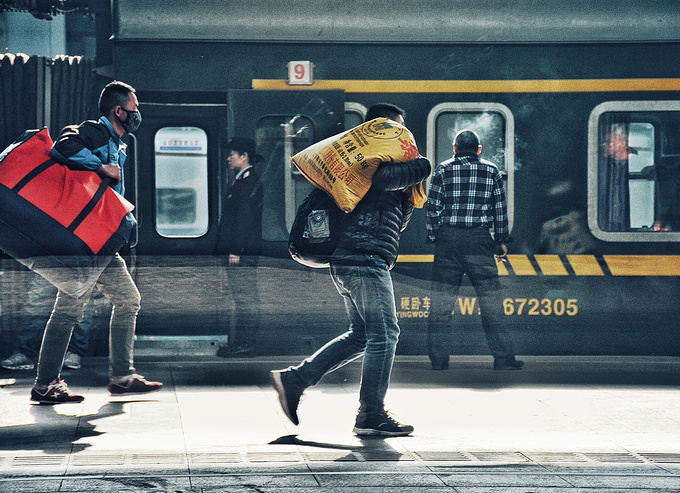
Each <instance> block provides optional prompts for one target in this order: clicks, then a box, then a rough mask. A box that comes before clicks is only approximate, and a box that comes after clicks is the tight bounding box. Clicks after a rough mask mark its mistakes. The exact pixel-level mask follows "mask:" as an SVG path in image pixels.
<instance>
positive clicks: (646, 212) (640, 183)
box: [598, 113, 658, 232]
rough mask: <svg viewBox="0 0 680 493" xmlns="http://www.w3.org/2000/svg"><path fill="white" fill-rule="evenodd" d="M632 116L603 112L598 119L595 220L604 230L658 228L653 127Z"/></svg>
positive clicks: (645, 229) (646, 229) (649, 123)
mask: <svg viewBox="0 0 680 493" xmlns="http://www.w3.org/2000/svg"><path fill="white" fill-rule="evenodd" d="M640 116H641V115H636V117H635V118H634V119H635V120H639V119H640ZM631 117H633V115H632V114H622V113H605V114H603V115H602V116H601V118H600V129H599V144H600V145H599V149H598V163H599V165H598V211H599V217H598V222H599V226H600V229H601V230H603V231H612V232H614V231H640V230H643V231H648V230H652V229H653V228H654V227H658V226H657V225H656V209H657V196H656V195H657V186H656V167H655V148H656V145H655V135H656V131H655V126H654V124H653V123H651V122H650V121H646V122H645V121H631V120H632V119H633V118H631Z"/></svg>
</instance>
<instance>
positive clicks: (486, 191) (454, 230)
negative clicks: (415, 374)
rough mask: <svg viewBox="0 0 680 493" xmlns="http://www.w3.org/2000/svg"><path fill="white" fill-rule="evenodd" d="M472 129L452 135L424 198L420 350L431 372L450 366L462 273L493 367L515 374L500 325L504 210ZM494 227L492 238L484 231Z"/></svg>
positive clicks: (494, 174) (498, 179)
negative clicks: (428, 269) (424, 302)
mask: <svg viewBox="0 0 680 493" xmlns="http://www.w3.org/2000/svg"><path fill="white" fill-rule="evenodd" d="M481 152H482V145H481V143H480V141H479V136H478V135H477V133H476V132H474V131H472V130H470V129H464V130H461V131H459V132H458V133H457V134H456V136H455V138H454V140H453V153H454V157H453V159H450V160H448V161H444V162H443V163H441V164H440V165H439V166H437V168H436V169H435V171H434V174H433V175H432V181H431V183H430V190H429V193H428V200H427V203H426V204H425V208H426V212H427V222H426V225H427V238H428V241H429V242H431V243H434V266H433V269H432V291H431V295H430V298H431V307H430V317H429V320H428V338H427V348H428V355H429V357H430V361H431V363H432V369H433V370H445V369H447V368H448V367H449V355H450V352H451V349H452V343H451V331H452V327H451V325H452V319H453V317H452V313H453V312H452V310H453V309H454V303H455V301H456V298H457V297H458V293H459V290H460V286H461V283H462V281H463V275H465V274H467V276H468V278H469V279H470V281H471V282H472V286H473V287H474V289H475V291H476V292H477V297H478V303H479V306H480V312H481V318H482V328H483V329H484V333H485V335H486V340H487V343H488V345H489V349H490V350H491V354H492V355H493V358H494V363H493V368H494V370H519V369H521V368H522V366H523V365H524V363H523V362H522V361H520V360H518V359H516V358H515V353H514V351H513V348H512V343H511V341H510V338H509V337H508V334H507V330H506V329H505V326H504V324H503V323H502V321H500V320H499V318H500V316H501V315H502V305H501V304H500V303H499V302H498V301H499V300H498V299H497V298H498V296H496V295H497V293H499V291H500V288H501V286H500V282H499V279H498V268H497V267H496V260H495V257H494V255H498V257H499V260H501V261H502V260H504V259H505V258H506V256H507V253H508V249H507V246H506V243H507V241H508V232H509V230H508V213H507V204H506V200H505V190H504V187H503V177H502V176H501V173H500V171H499V170H498V167H497V166H496V165H495V164H493V163H492V162H490V161H487V160H485V159H481V158H480V157H479V155H480V154H481ZM492 227H493V229H494V236H493V238H492V236H491V234H490V231H489V230H490V228H492Z"/></svg>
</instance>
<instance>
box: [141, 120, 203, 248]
mask: <svg viewBox="0 0 680 493" xmlns="http://www.w3.org/2000/svg"><path fill="white" fill-rule="evenodd" d="M154 150H155V164H156V166H155V179H156V181H155V183H156V189H155V195H156V231H158V234H160V235H161V236H165V237H171V238H195V237H198V236H202V235H204V234H205V233H206V232H207V231H208V136H207V135H206V133H205V131H203V130H202V129H200V128H196V127H165V128H161V129H160V130H159V131H158V132H156V136H155V138H154Z"/></svg>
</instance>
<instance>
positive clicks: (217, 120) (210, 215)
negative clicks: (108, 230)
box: [126, 94, 227, 344]
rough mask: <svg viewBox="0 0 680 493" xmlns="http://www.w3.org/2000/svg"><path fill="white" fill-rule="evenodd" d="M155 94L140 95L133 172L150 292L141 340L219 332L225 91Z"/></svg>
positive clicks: (143, 288)
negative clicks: (196, 95) (217, 253)
mask: <svg viewBox="0 0 680 493" xmlns="http://www.w3.org/2000/svg"><path fill="white" fill-rule="evenodd" d="M182 97H184V96H183V95H181V94H179V95H175V96H174V99H172V101H181V100H182V99H181V98H182ZM168 98H169V97H168ZM153 100H154V99H153V96H152V95H144V94H141V95H140V101H142V102H141V103H140V111H141V113H142V117H143V123H142V125H141V126H140V128H139V130H138V131H137V132H136V133H135V135H134V139H133V142H132V144H133V145H132V146H131V148H132V150H131V153H132V156H133V159H134V162H133V163H132V166H130V168H128V170H129V171H132V172H133V174H134V176H132V175H131V176H127V175H126V179H129V180H130V181H129V183H130V188H129V193H126V194H127V195H128V196H129V197H130V199H131V201H132V202H133V203H134V204H135V206H136V211H135V213H136V216H137V221H138V234H137V237H136V239H135V240H134V241H133V242H132V243H131V246H133V247H134V248H133V249H132V252H131V254H132V255H130V260H131V261H130V262H129V265H130V267H131V270H132V271H133V276H134V278H135V282H136V283H137V287H138V289H139V291H140V293H141V296H142V310H141V311H140V314H139V318H138V324H137V334H138V337H139V340H140V342H141V341H144V339H145V338H147V339H152V340H153V341H154V344H157V343H158V340H159V339H160V338H164V337H169V338H172V339H173V340H174V338H177V337H179V338H180V339H187V338H189V339H192V338H198V339H201V338H206V337H209V338H212V336H213V335H214V334H215V327H217V326H219V325H220V317H221V314H220V311H219V309H218V305H219V301H218V300H217V299H216V296H215V286H216V285H218V283H219V278H218V277H217V275H216V274H215V264H216V262H215V260H214V257H213V256H212V255H211V254H212V253H213V250H214V247H215V239H216V234H217V227H216V226H217V218H218V209H217V201H218V196H219V188H218V186H219V182H220V176H221V173H222V172H223V171H222V168H223V167H222V166H220V159H221V157H220V149H221V146H222V145H223V144H224V142H225V138H226V124H227V106H226V100H225V95H224V94H222V96H221V100H222V101H223V103H222V104H219V103H214V104H179V103H174V102H173V103H158V102H149V101H153ZM126 171H127V170H126ZM211 340H212V339H211Z"/></svg>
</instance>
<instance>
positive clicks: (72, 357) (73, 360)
mask: <svg viewBox="0 0 680 493" xmlns="http://www.w3.org/2000/svg"><path fill="white" fill-rule="evenodd" d="M64 368H68V369H69V370H80V355H79V354H76V353H72V352H71V351H69V352H68V353H66V359H65V360H64Z"/></svg>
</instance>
